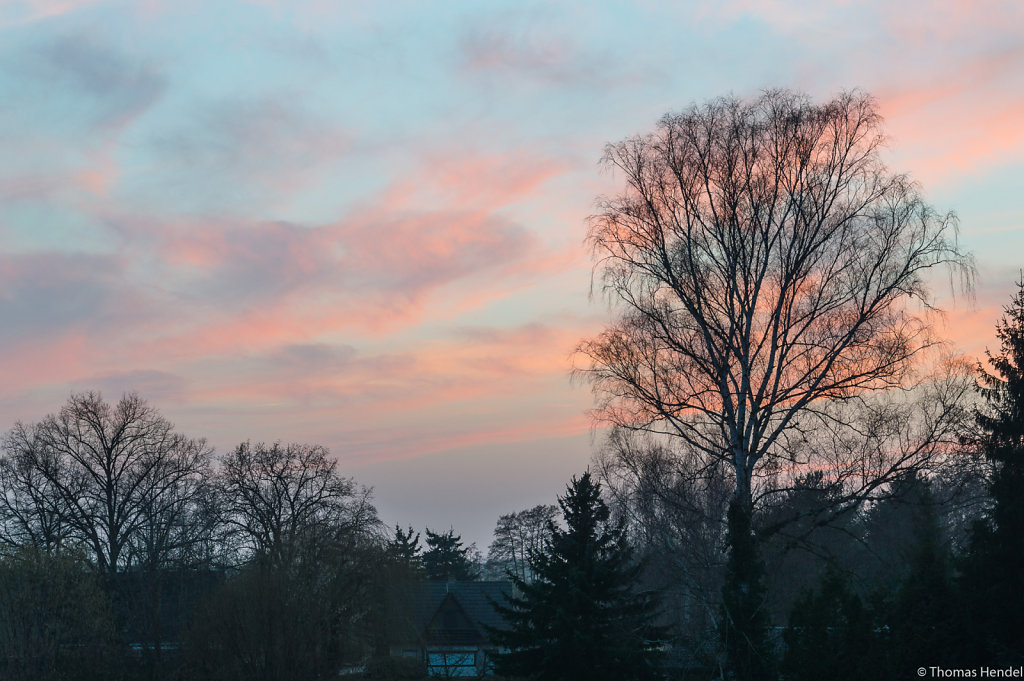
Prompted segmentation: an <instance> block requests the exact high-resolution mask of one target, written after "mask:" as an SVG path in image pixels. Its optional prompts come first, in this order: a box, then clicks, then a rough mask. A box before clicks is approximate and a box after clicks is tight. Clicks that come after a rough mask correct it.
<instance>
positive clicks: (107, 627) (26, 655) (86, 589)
mask: <svg viewBox="0 0 1024 681" xmlns="http://www.w3.org/2000/svg"><path fill="white" fill-rule="evenodd" d="M114 652H115V646H114V626H113V616H112V614H111V609H110V606H109V603H108V601H107V599H106V596H105V594H104V592H103V589H102V588H101V585H100V583H99V579H98V577H97V575H96V574H95V572H94V571H93V570H92V569H91V568H90V566H89V565H88V563H87V562H86V561H85V560H84V559H83V558H81V557H79V556H76V555H70V554H65V553H56V554H49V553H46V552H43V551H40V550H38V549H35V548H33V547H23V548H21V549H18V550H17V551H15V552H14V553H12V554H10V555H7V556H4V557H3V558H0V678H3V679H5V681H22V680H24V681H49V680H50V679H53V680H54V681H56V680H58V679H60V680H72V679H83V680H84V679H91V678H99V677H105V678H116V675H115V674H114V664H113V660H114Z"/></svg>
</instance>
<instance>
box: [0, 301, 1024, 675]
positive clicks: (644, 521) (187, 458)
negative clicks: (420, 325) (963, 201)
mask: <svg viewBox="0 0 1024 681" xmlns="http://www.w3.org/2000/svg"><path fill="white" fill-rule="evenodd" d="M997 334H998V337H999V339H1000V341H1001V350H1000V352H999V353H997V354H994V355H992V356H990V358H989V360H990V362H989V366H988V369H987V370H986V369H985V368H983V367H981V366H979V367H976V369H975V371H976V373H975V374H974V379H972V383H975V381H976V383H975V385H977V386H978V387H979V388H980V390H977V391H973V392H972V391H969V390H968V391H965V390H962V389H961V388H962V384H961V383H957V384H956V385H957V386H959V387H957V388H956V389H955V390H954V389H950V388H949V386H948V385H947V386H946V388H943V387H942V386H936V385H933V387H932V389H933V390H942V389H945V390H946V393H944V399H941V400H940V399H934V396H933V395H932V396H929V394H925V396H924V397H922V396H921V395H920V394H914V395H912V396H910V399H909V401H905V402H883V403H880V404H877V405H876V410H875V411H872V412H871V413H872V414H873V415H874V419H873V420H868V421H864V422H863V428H862V431H861V435H859V436H858V437H857V438H853V439H847V440H845V441H842V442H840V441H837V440H833V441H832V443H831V444H832V445H833V446H836V447H840V446H842V447H847V448H850V449H856V450H857V451H859V452H860V456H859V457H858V458H857V459H856V460H857V461H858V464H859V465H860V466H861V469H860V470H859V471H856V470H845V469H843V470H838V469H835V468H830V467H822V468H820V469H817V470H815V469H809V470H804V471H802V472H799V473H798V474H795V475H789V474H788V473H787V472H786V471H779V472H776V473H775V474H774V475H766V476H765V477H764V478H763V479H762V480H760V481H759V483H758V486H757V487H756V488H755V490H754V491H755V493H756V494H757V495H759V496H758V504H757V507H756V508H757V512H756V513H754V514H753V516H752V518H751V526H750V528H749V532H750V534H751V536H753V537H755V538H756V545H755V546H756V548H757V550H756V551H754V552H751V553H750V554H745V553H743V552H742V551H741V550H738V549H742V548H743V546H744V545H743V544H740V545H737V544H736V543H734V542H730V541H729V537H728V534H729V532H730V531H733V530H734V528H735V527H736V526H735V519H732V524H731V523H730V520H731V519H730V518H729V514H730V512H731V509H732V508H734V506H731V505H730V499H732V498H733V496H734V488H733V485H734V482H733V481H731V480H730V477H729V475H728V473H727V471H724V470H722V468H721V467H714V466H712V467H705V468H699V469H698V468H691V467H688V459H687V458H686V457H680V456H679V455H678V453H677V452H674V451H673V450H672V449H671V448H670V447H669V446H667V445H666V444H665V443H664V442H662V441H659V440H656V439H650V438H648V439H642V438H638V437H636V436H635V435H630V434H628V433H624V432H622V431H615V432H613V435H612V437H611V438H610V440H609V441H608V445H607V447H606V449H605V450H604V451H603V452H602V453H601V455H599V456H598V458H597V459H596V462H595V470H594V471H593V473H592V474H591V473H587V474H585V475H583V476H582V477H581V478H578V479H574V480H573V481H572V483H571V484H570V485H569V487H568V488H567V492H566V495H565V496H563V497H560V498H559V499H558V505H541V506H537V507H534V508H531V509H526V510H523V511H518V512H513V513H509V514H506V515H503V516H501V517H500V518H499V519H498V521H497V524H496V527H495V532H494V538H493V541H492V542H491V544H490V546H489V548H488V551H487V555H486V557H484V556H483V555H481V553H480V552H479V551H478V550H477V549H476V547H475V546H473V545H469V546H465V545H464V544H463V542H462V540H461V537H460V536H459V535H458V534H456V532H455V529H454V528H449V529H448V530H447V531H435V530H431V529H429V528H427V529H425V530H424V532H423V534H421V533H420V532H419V531H417V530H415V529H414V528H412V527H407V528H404V529H403V528H402V527H400V526H399V527H395V528H394V529H393V530H388V529H387V528H385V527H384V525H383V523H382V522H381V520H380V519H379V517H378V515H377V512H376V510H375V509H374V507H373V505H372V500H371V495H370V492H369V490H367V489H365V488H363V487H361V486H360V485H358V484H357V483H356V482H355V481H354V480H352V479H350V478H346V477H344V476H342V475H340V474H339V473H338V471H337V465H336V462H335V461H333V460H332V459H331V458H330V457H329V455H328V452H327V450H326V449H324V448H323V447H318V446H309V445H298V444H280V443H275V444H269V445H268V444H262V443H250V442H246V443H242V444H240V445H239V446H237V447H236V448H235V449H234V450H232V451H230V452H228V453H227V454H224V455H222V456H220V457H215V456H214V453H213V452H212V450H211V448H210V447H209V446H208V445H207V444H206V443H205V442H204V441H202V440H197V439H191V438H188V437H185V436H183V435H181V434H179V433H177V432H176V431H175V430H174V428H173V427H172V425H171V424H170V423H169V422H168V421H167V420H166V419H164V418H163V417H162V416H161V415H160V414H159V413H158V412H157V411H156V410H155V409H154V408H153V407H151V406H150V405H149V404H147V403H146V402H145V401H144V400H143V399H141V398H140V397H138V396H136V395H126V396H124V397H123V398H121V399H120V400H119V401H118V402H117V403H116V404H110V403H108V402H105V401H104V400H103V399H102V398H101V397H100V396H99V395H98V394H95V393H83V394H76V395H72V396H71V398H70V399H69V400H68V402H67V403H66V404H65V405H64V406H63V407H62V408H61V409H60V411H59V412H57V413H56V414H52V415H49V416H46V417H45V418H43V419H42V420H41V421H39V422H37V423H31V424H24V423H18V424H15V425H14V427H13V428H11V429H10V430H9V431H8V432H7V434H6V436H5V437H4V439H3V447H2V448H3V451H2V456H0V541H2V549H0V676H2V677H3V678H5V679H14V680H21V679H25V680H29V679H93V678H109V679H126V680H127V679H173V678H188V679H247V680H258V679H268V680H269V679H285V680H287V679H295V680H312V679H320V678H327V677H334V676H336V675H337V674H338V673H339V670H349V671H352V672H353V673H356V672H359V671H361V672H362V673H363V675H364V676H369V677H370V678H397V677H398V676H400V675H402V674H406V675H409V676H410V677H412V676H415V675H417V674H422V673H423V672H424V671H425V668H424V666H423V665H419V666H417V665H404V666H403V665H398V664H394V663H393V662H394V661H393V660H392V661H389V660H388V653H389V639H388V617H389V611H388V608H389V605H393V604H394V603H395V602H396V600H397V601H400V600H401V599H402V598H403V594H407V593H409V591H408V587H409V585H410V584H415V583H417V582H419V581H422V580H444V581H450V580H457V581H467V580H477V579H502V580H510V581H512V582H513V583H514V584H515V589H514V591H513V594H514V595H513V597H512V598H511V599H510V600H509V601H508V602H506V603H500V604H496V605H497V606H498V607H499V609H500V610H501V612H502V613H503V614H504V616H505V617H506V621H507V625H508V626H507V628H506V629H504V630H502V631H492V632H490V633H491V635H492V636H493V643H494V646H495V648H496V649H495V651H494V652H495V653H496V654H495V655H494V660H495V662H496V669H497V670H498V671H499V672H502V673H504V674H506V675H508V676H510V677H516V678H518V677H523V676H531V675H532V676H536V677H537V678H540V679H563V678H587V679H598V678H609V679H610V678H615V679H620V678H621V679H630V678H635V679H641V678H644V679H646V678H651V679H653V678H661V677H669V678H693V679H700V678H706V679H712V678H760V679H773V678H779V679H785V680H786V681H792V680H802V679H818V678H823V677H826V676H827V677H829V678H840V679H843V678H848V679H859V678H866V677H869V676H870V677H877V678H901V677H903V676H907V675H914V674H917V670H918V669H921V668H924V669H926V670H927V669H929V668H931V667H937V668H942V669H966V668H974V669H978V668H980V667H983V666H984V667H987V668H1009V667H1014V666H1020V665H1022V664H1024V580H1021V578H1020V574H1019V573H1020V568H1021V566H1024V372H1022V367H1024V285H1022V286H1021V287H1020V290H1019V292H1018V294H1017V295H1016V297H1015V298H1014V300H1013V302H1012V304H1011V305H1010V306H1009V307H1008V308H1007V310H1006V316H1005V317H1004V318H1003V320H1002V321H1001V322H1000V324H999V326H998V328H997ZM979 394H980V400H979V399H976V396H978V395H979ZM950 395H952V396H954V398H955V399H948V398H949V397H950ZM939 408H941V409H943V410H945V413H944V414H942V415H939V414H936V413H932V412H930V411H929V410H934V409H939ZM922 412H925V413H924V414H923V415H922ZM951 412H955V413H956V415H955V418H954V417H953V416H950V413H951ZM940 417H941V418H940ZM940 422H941V423H955V424H957V427H956V428H948V429H946V428H944V429H943V430H942V431H941V437H936V436H934V434H933V436H932V437H931V438H918V437H917V436H918V435H919V434H920V433H921V430H920V429H921V428H922V424H929V423H930V424H935V423H940ZM823 442H825V440H822V439H816V440H812V439H810V438H808V440H807V446H810V445H811V444H814V445H817V446H821V445H822V444H823ZM925 446H927V447H928V448H929V450H928V452H924V453H922V452H921V451H920V449H921V448H922V447H925ZM883 447H884V448H885V451H884V452H881V453H879V454H877V455H875V454H873V453H872V448H880V449H881V448H883ZM900 448H903V449H900ZM901 451H903V452H905V454H903V455H900V454H899V453H900V452H901ZM894 452H895V453H896V454H894ZM897 455H899V456H897ZM894 456H897V460H898V461H899V462H900V465H901V469H900V470H899V471H898V474H892V475H887V476H882V475H880V471H879V470H878V469H877V466H879V465H880V464H881V463H884V462H892V461H893V457H894ZM826 460H827V458H826ZM890 472H891V471H890ZM592 476H593V478H592ZM858 476H859V477H858ZM867 479H876V480H881V482H879V483H878V484H877V485H873V486H869V487H868V488H867V489H869V490H870V494H864V493H861V491H862V490H864V489H865V485H864V480H867ZM851 489H854V490H859V491H858V492H857V493H856V494H853V493H851ZM737 572H741V573H742V580H741V581H745V582H747V583H750V584H753V585H754V586H755V587H756V588H754V589H752V590H750V591H748V592H736V591H732V590H731V589H730V584H734V583H736V582H737V579H736V578H735V573H737ZM403 589H405V591H403ZM744 599H746V600H744ZM736 613H745V614H746V616H749V618H750V619H749V621H747V622H746V623H745V630H746V631H748V632H754V634H755V635H757V636H760V637H761V642H760V643H759V645H757V646H756V647H755V646H751V645H749V642H748V641H745V640H739V641H738V640H736V639H735V638H732V637H733V636H734V634H735V632H736V631H737V628H736V626H735V623H734V622H730V621H729V618H730V617H735V616H736ZM567 632H571V635H567ZM498 647H500V648H501V649H503V650H504V651H505V652H504V654H502V653H501V650H497V648H498ZM755 654H756V657H755V656H754V655H755ZM567 661H570V662H568V663H567ZM755 670H756V671H755ZM928 673H929V674H930V673H931V672H930V671H929V672H928ZM581 674H583V676H580V675H581Z"/></svg>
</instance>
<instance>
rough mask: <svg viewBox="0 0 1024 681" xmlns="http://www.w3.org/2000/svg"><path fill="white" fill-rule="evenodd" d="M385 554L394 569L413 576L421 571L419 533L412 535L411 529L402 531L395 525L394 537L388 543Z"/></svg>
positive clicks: (421, 558) (421, 560) (421, 557)
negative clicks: (405, 571)
mask: <svg viewBox="0 0 1024 681" xmlns="http://www.w3.org/2000/svg"><path fill="white" fill-rule="evenodd" d="M386 552H387V558H388V560H389V562H391V563H392V564H393V565H394V566H395V567H398V568H401V569H405V570H407V571H409V572H410V573H414V574H415V573H419V572H421V571H422V570H423V556H422V550H421V549H420V533H419V532H417V533H416V534H415V535H414V534H413V529H412V527H409V528H408V529H407V530H403V529H402V528H401V527H399V526H398V525H395V536H394V537H393V538H392V539H391V540H390V541H389V542H388V545H387V551H386Z"/></svg>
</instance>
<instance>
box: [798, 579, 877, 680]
mask: <svg viewBox="0 0 1024 681" xmlns="http://www.w3.org/2000/svg"><path fill="white" fill-rule="evenodd" d="M783 641H784V642H785V644H786V655H785V657H784V658H783V660H782V665H781V669H782V674H783V677H784V678H785V679H786V681H818V680H819V679H832V680H834V681H859V680H860V679H866V678H872V675H873V672H876V671H877V668H876V667H874V664H875V661H874V660H873V659H871V656H870V655H869V654H868V653H869V651H871V650H872V649H873V648H874V646H873V643H874V632H873V627H872V622H871V617H870V612H869V610H868V609H867V608H866V607H865V606H864V604H863V603H862V602H861V600H860V598H859V597H858V596H857V594H856V593H854V592H853V590H852V589H850V586H849V584H848V583H847V580H846V578H845V576H844V575H843V574H842V573H841V572H840V571H839V570H838V569H837V568H836V567H835V566H834V565H830V566H829V567H828V568H826V571H825V574H824V575H823V577H822V580H821V584H820V586H819V587H818V589H817V590H816V591H805V592H804V594H803V595H802V596H801V597H800V598H799V599H798V600H797V602H796V605H795V606H794V607H793V611H792V613H791V614H790V618H789V626H788V627H787V628H786V631H785V632H784V633H783Z"/></svg>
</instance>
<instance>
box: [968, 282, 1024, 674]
mask: <svg viewBox="0 0 1024 681" xmlns="http://www.w3.org/2000/svg"><path fill="white" fill-rule="evenodd" d="M996 336H997V337H998V338H999V341H1000V344H1001V349H1000V351H999V353H998V354H996V355H993V354H992V353H991V352H989V353H987V355H988V363H989V365H990V366H991V367H992V371H993V373H990V372H989V371H987V370H986V369H985V368H984V367H983V366H979V373H980V375H981V393H982V397H983V398H984V399H985V402H986V408H985V409H984V410H979V412H978V414H977V421H978V425H979V426H980V428H981V431H982V434H981V436H980V438H979V444H980V449H981V452H982V453H983V454H984V456H985V457H986V458H987V459H988V460H989V462H990V463H991V464H992V465H993V469H994V472H993V476H992V481H991V484H990V488H989V490H990V493H991V496H992V501H993V506H992V511H991V513H990V515H989V517H988V518H987V519H986V521H984V522H982V523H979V524H978V525H977V526H976V527H975V530H974V535H973V538H972V544H971V551H970V555H969V556H968V557H967V560H966V561H965V564H964V569H963V579H962V582H961V585H962V596H963V599H964V603H965V605H966V606H967V608H966V609H967V611H968V612H967V614H968V616H969V617H970V619H971V621H970V622H969V625H970V629H971V630H972V631H973V632H974V633H975V635H976V637H975V638H974V640H973V641H972V643H973V644H974V645H973V646H972V648H973V650H972V654H973V655H974V656H975V659H973V660H971V661H972V662H984V663H985V664H993V663H999V664H1021V663H1022V662H1024V578H1022V575H1021V568H1022V566H1024V278H1022V280H1021V281H1020V282H1018V289H1017V293H1016V295H1015V296H1014V298H1013V300H1012V302H1011V303H1010V305H1009V306H1007V307H1006V308H1004V314H1003V317H1002V319H1001V320H1000V321H999V322H998V324H997V325H996Z"/></svg>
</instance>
